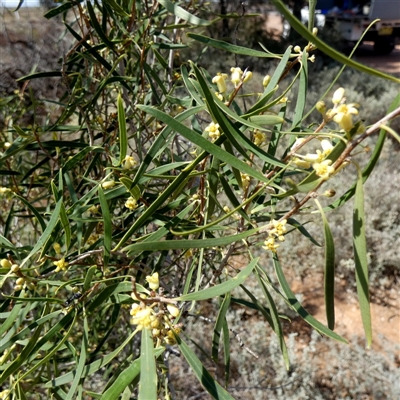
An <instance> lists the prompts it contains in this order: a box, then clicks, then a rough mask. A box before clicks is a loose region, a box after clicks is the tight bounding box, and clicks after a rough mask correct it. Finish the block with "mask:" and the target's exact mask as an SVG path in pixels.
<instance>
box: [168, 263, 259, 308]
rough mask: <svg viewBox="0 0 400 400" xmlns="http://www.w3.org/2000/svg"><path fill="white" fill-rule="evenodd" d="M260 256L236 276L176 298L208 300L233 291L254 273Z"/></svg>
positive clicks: (179, 299) (178, 299)
mask: <svg viewBox="0 0 400 400" xmlns="http://www.w3.org/2000/svg"><path fill="white" fill-rule="evenodd" d="M257 262H258V258H255V259H254V260H252V261H251V262H250V263H249V265H247V267H246V268H244V269H242V270H241V271H240V272H239V273H238V274H237V275H236V276H235V277H234V278H232V279H229V280H228V281H226V282H223V283H221V284H219V285H215V286H213V287H210V288H207V289H204V290H200V291H199V292H194V293H188V294H184V295H183V296H180V297H177V298H176V299H174V300H177V301H192V300H196V301H197V300H206V299H211V298H214V297H218V296H221V295H223V294H225V293H228V292H231V291H232V290H233V289H235V288H236V287H238V286H239V285H241V284H242V283H243V282H244V281H245V280H246V279H247V277H248V276H249V275H250V274H251V273H252V271H253V269H254V267H255V266H256V265H257Z"/></svg>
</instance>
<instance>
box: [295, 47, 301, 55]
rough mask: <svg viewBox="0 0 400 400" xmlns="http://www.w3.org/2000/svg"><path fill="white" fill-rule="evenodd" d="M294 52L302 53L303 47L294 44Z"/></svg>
mask: <svg viewBox="0 0 400 400" xmlns="http://www.w3.org/2000/svg"><path fill="white" fill-rule="evenodd" d="M293 50H294V52H295V53H301V47H300V46H294V49H293Z"/></svg>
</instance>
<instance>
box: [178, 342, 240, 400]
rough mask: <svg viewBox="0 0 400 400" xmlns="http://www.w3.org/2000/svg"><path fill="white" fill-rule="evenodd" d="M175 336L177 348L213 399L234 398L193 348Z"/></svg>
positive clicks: (225, 399) (224, 399) (226, 399)
mask: <svg viewBox="0 0 400 400" xmlns="http://www.w3.org/2000/svg"><path fill="white" fill-rule="evenodd" d="M175 338H176V341H177V344H178V346H179V349H180V350H181V352H182V354H183V356H184V357H185V359H186V361H187V362H188V364H189V365H190V367H191V368H192V370H193V372H194V374H195V375H196V378H197V379H198V381H199V382H200V383H201V384H202V386H203V387H204V389H206V390H207V392H208V393H210V395H211V396H212V397H213V398H214V399H218V400H234V398H233V397H232V396H231V395H230V394H229V393H228V392H227V391H226V390H225V389H224V388H223V387H222V386H220V384H219V383H218V382H217V381H216V380H214V379H213V377H212V376H211V374H210V373H209V372H208V371H207V370H206V368H205V367H204V365H203V364H202V363H201V361H200V360H199V359H198V357H197V356H196V354H195V353H194V352H193V350H192V349H191V348H190V347H189V346H188V345H187V344H186V343H185V342H184V341H183V340H182V339H181V338H180V337H179V336H177V335H176V336H175Z"/></svg>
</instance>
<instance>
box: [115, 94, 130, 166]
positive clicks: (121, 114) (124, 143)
mask: <svg viewBox="0 0 400 400" xmlns="http://www.w3.org/2000/svg"><path fill="white" fill-rule="evenodd" d="M117 104H118V127H119V163H120V164H121V163H122V162H123V161H124V160H125V157H126V152H127V150H128V139H127V135H126V119H125V109H124V103H123V101H122V97H121V94H118V100H117Z"/></svg>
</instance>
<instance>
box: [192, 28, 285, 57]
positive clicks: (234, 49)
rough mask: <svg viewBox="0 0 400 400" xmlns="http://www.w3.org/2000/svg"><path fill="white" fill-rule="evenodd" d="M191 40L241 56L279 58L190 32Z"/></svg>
mask: <svg viewBox="0 0 400 400" xmlns="http://www.w3.org/2000/svg"><path fill="white" fill-rule="evenodd" d="M186 35H187V36H188V37H189V38H191V39H194V40H197V41H198V42H201V43H204V44H206V45H207V46H212V47H215V48H217V49H221V50H224V51H227V52H229V53H234V54H241V55H243V56H250V57H262V58H278V56H276V55H275V54H269V53H265V52H263V51H258V50H252V49H248V48H247V47H241V46H236V45H234V44H230V43H227V42H223V41H222V40H216V39H211V38H209V37H207V36H203V35H198V34H197V33H192V32H188V33H187V34H186Z"/></svg>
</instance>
